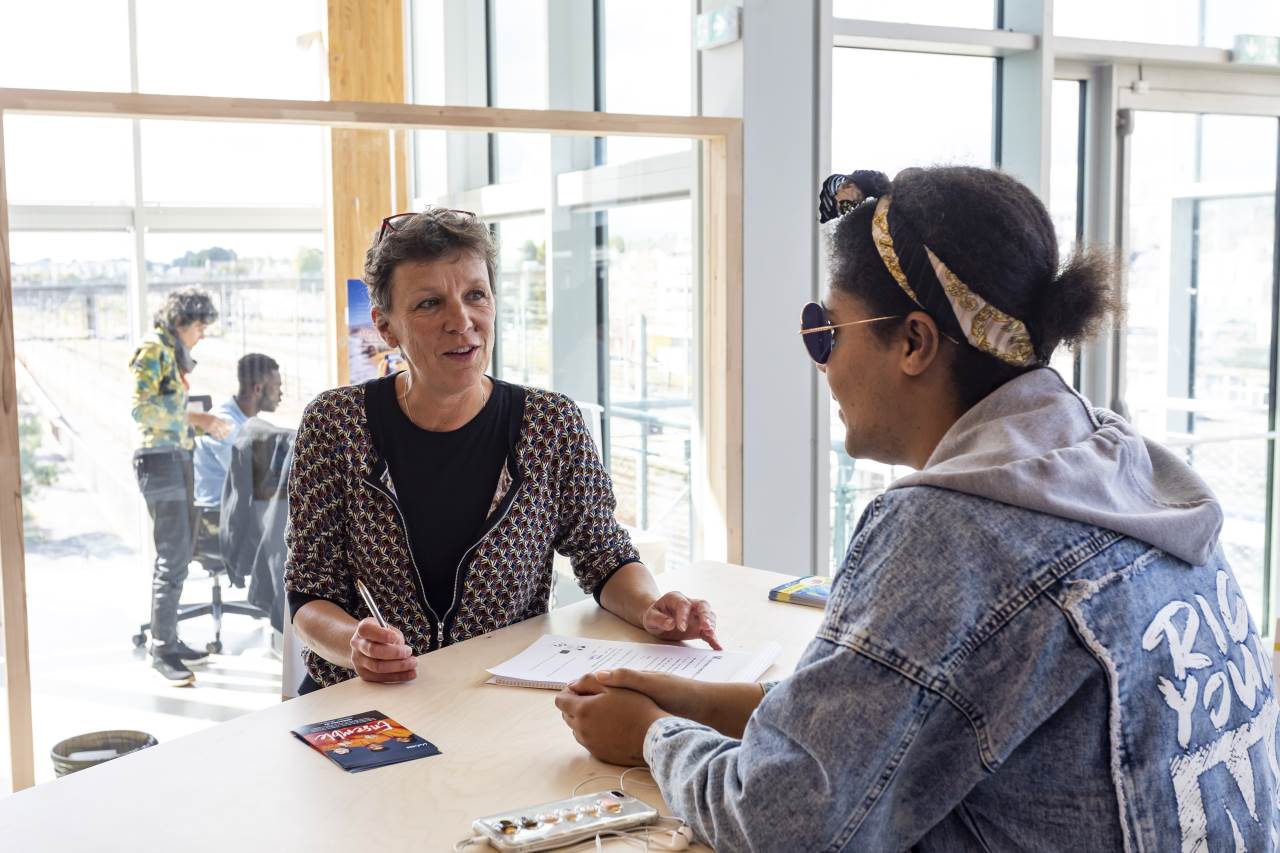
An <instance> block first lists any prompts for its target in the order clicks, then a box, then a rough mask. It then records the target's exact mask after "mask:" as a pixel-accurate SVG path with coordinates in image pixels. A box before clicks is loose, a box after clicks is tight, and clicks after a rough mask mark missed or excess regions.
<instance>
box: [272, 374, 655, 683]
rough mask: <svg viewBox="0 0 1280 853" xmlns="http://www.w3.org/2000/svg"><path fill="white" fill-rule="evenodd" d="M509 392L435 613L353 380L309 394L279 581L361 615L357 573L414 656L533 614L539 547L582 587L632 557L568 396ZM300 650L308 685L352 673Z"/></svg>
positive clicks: (538, 606)
mask: <svg viewBox="0 0 1280 853" xmlns="http://www.w3.org/2000/svg"><path fill="white" fill-rule="evenodd" d="M516 390H517V392H518V393H517V395H516V401H515V405H514V407H513V408H514V411H515V414H516V416H517V417H518V423H513V428H512V431H511V432H512V435H511V449H510V451H509V452H508V455H507V460H506V462H505V463H504V465H503V469H502V472H501V474H500V476H499V478H498V485H497V489H496V490H495V492H494V496H493V501H492V502H491V504H490V507H489V515H488V518H487V519H486V521H485V525H484V532H483V534H482V535H481V537H480V538H479V541H477V542H476V543H475V544H474V545H473V546H472V547H471V548H470V549H468V550H467V552H466V553H465V554H464V555H463V558H462V560H461V563H460V565H459V571H458V573H457V577H456V578H455V580H454V599H453V604H452V606H451V607H450V608H449V610H448V611H447V612H446V613H441V614H437V613H434V612H432V611H431V609H430V607H429V605H427V603H426V598H425V596H424V595H423V590H422V579H421V577H420V575H419V573H418V570H417V567H416V566H415V565H414V561H413V555H412V552H411V551H410V548H409V540H408V534H407V532H406V530H405V524H404V519H403V517H402V515H401V513H400V507H399V504H398V503H397V500H396V492H395V487H394V486H393V484H392V482H391V474H390V471H389V470H388V466H387V463H386V461H385V460H383V459H382V458H380V457H379V455H378V453H377V451H376V450H375V449H374V447H373V441H372V437H371V435H370V433H369V424H368V419H367V417H366V414H365V388H364V386H362V385H354V386H347V387H343V388H335V389H332V390H329V391H325V392H323V393H322V394H320V395H319V396H318V397H316V399H315V400H313V401H312V402H311V404H310V405H308V406H307V409H306V411H305V412H304V413H303V415H302V423H301V425H300V426H299V427H298V437H297V442H296V444H295V446H294V461H293V467H292V470H291V471H290V474H289V525H288V530H287V532H286V542H287V544H288V548H289V555H288V558H287V560H286V563H285V587H286V589H287V590H288V591H289V592H291V593H302V594H304V595H307V596H316V597H319V598H324V599H326V600H328V601H331V602H333V603H334V604H337V605H338V606H339V607H341V608H342V609H343V610H345V611H347V612H348V613H350V614H352V615H353V616H355V617H356V618H363V617H364V616H366V615H369V614H368V611H367V609H366V608H365V607H364V605H363V603H362V602H361V600H360V596H359V595H358V593H357V592H356V588H355V581H356V579H357V578H359V579H361V580H363V581H364V583H365V585H366V586H367V587H369V591H370V592H371V593H372V594H373V598H374V600H375V601H377V602H378V607H379V609H380V610H381V611H382V615H383V618H385V619H386V620H387V622H388V623H389V624H390V625H393V626H395V627H396V628H398V629H400V631H401V632H402V633H403V634H404V638H405V642H406V643H408V644H409V646H411V647H412V648H413V651H414V653H415V654H424V653H426V652H429V651H432V650H434V649H438V648H440V647H442V646H446V645H449V644H451V643H454V642H458V641H460V640H465V639H468V638H470V637H475V636H478V635H480V634H486V633H488V632H490V631H493V630H496V629H498V628H502V627H504V626H506V625H510V624H513V623H515V622H520V621H521V620H524V619H528V618H529V617H531V616H537V615H539V614H542V613H545V612H547V604H548V600H549V599H550V596H551V584H552V566H551V561H552V557H553V556H554V554H553V551H557V550H558V551H560V552H561V553H563V554H566V555H567V556H568V557H569V558H570V559H571V561H572V563H573V570H574V573H575V574H576V575H577V577H578V583H579V585H580V586H581V587H582V588H583V589H584V590H586V591H587V592H592V593H594V592H596V591H597V588H598V587H599V586H600V585H601V584H603V583H604V582H605V581H606V580H608V578H609V577H610V576H611V575H612V574H613V572H614V571H615V570H616V569H617V568H618V567H620V566H622V565H625V564H627V563H630V562H633V561H637V560H639V555H638V554H637V553H636V550H635V548H634V547H633V546H632V544H631V538H630V537H629V536H628V535H627V533H626V531H625V530H623V529H622V528H621V527H620V526H619V525H618V522H617V520H616V519H615V518H614V508H615V501H614V497H613V487H612V484H611V482H610V480H609V475H608V473H607V472H606V471H605V470H604V467H603V466H602V465H601V463H600V458H599V456H597V454H596V449H595V445H594V444H593V442H592V440H591V436H590V434H589V433H588V432H587V430H586V426H585V424H584V423H583V420H582V413H581V411H580V410H579V409H578V406H577V404H575V403H574V402H573V401H572V400H570V399H569V398H568V397H565V396H564V395H563V394H556V393H552V392H550V391H541V390H538V389H535V388H519V387H517V389H516ZM513 420H514V418H513ZM304 656H305V658H306V664H307V670H308V672H309V673H310V674H311V677H312V678H314V679H315V680H316V681H317V682H318V683H320V684H322V685H325V686H328V685H331V684H336V683H338V682H341V681H345V680H346V679H348V678H352V677H354V675H355V672H354V671H352V670H349V669H346V668H344V667H340V666H336V665H335V664H332V663H330V662H329V661H327V660H325V659H324V658H322V657H320V656H319V655H318V654H316V653H315V652H313V651H311V650H310V649H307V650H306V651H305V653H304Z"/></svg>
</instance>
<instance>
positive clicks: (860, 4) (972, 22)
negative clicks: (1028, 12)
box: [832, 0, 996, 30]
mask: <svg viewBox="0 0 1280 853" xmlns="http://www.w3.org/2000/svg"><path fill="white" fill-rule="evenodd" d="M832 6H833V11H834V12H835V16H836V17H837V18H861V19H863V20H867V21H894V22H898V23H904V24H930V25H932V26H935V27H968V28H970V29H980V30H985V29H990V28H991V27H994V26H995V23H996V4H995V2H993V0H898V2H895V3H883V2H878V0H834V2H833V3H832Z"/></svg>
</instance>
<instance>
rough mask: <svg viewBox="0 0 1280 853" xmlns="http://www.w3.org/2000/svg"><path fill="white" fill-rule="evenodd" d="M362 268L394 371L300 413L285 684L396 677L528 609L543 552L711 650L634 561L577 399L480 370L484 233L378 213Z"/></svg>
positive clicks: (537, 597) (607, 600)
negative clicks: (394, 353) (297, 650)
mask: <svg viewBox="0 0 1280 853" xmlns="http://www.w3.org/2000/svg"><path fill="white" fill-rule="evenodd" d="M364 271H365V280H366V282H367V284H368V286H369V293H370V300H371V302H372V316H373V321H374V324H375V325H376V327H377V329H378V332H379V334H380V335H381V336H382V339H383V340H384V341H385V342H386V343H387V344H388V345H389V346H392V347H399V349H400V351H401V353H402V355H403V357H404V361H405V363H406V364H407V369H406V370H404V371H402V372H399V373H396V374H394V375H392V376H386V377H382V378H379V379H374V380H371V381H369V382H366V383H364V384H362V385H357V386H348V387H345V388H336V389H333V390H331V391H326V392H324V393H323V394H321V395H320V396H319V397H317V398H316V399H315V400H314V401H313V402H312V403H311V405H309V406H308V407H307V410H306V412H305V413H304V414H303V417H302V424H301V426H300V427H299V430H298V439H297V444H296V447H295V458H294V466H293V470H292V472H291V476H290V480H289V533H288V546H289V556H288V560H287V563H286V570H285V586H286V588H287V590H288V592H289V607H290V613H291V615H292V620H293V625H294V628H295V629H296V630H297V632H298V634H299V635H300V636H301V637H302V638H303V640H304V642H305V644H306V646H307V651H306V654H305V657H306V662H307V670H308V676H307V679H306V681H304V683H303V685H302V691H303V692H307V691H309V690H314V689H317V688H318V687H319V686H327V685H330V684H335V683H337V682H339V681H342V680H344V679H347V678H350V677H352V676H359V677H360V678H363V679H365V680H368V681H381V682H395V681H408V680H410V679H412V678H414V677H415V675H416V674H417V666H418V662H417V658H416V656H417V655H421V654H424V653H426V652H430V651H434V650H435V649H439V648H441V647H443V646H446V645H449V644H451V643H454V642H458V641H460V640H465V639H467V638H469V637H474V636H478V635H480V634H484V633H487V632H489V631H493V630H496V629H497V628H501V627H503V626H505V625H510V624H512V623H514V622H518V621H520V620H523V619H527V618H529V617H531V616H536V615H538V614H540V613H545V612H546V610H547V607H548V602H549V599H550V595H551V587H552V582H553V571H552V558H553V556H554V553H555V552H556V551H559V552H561V553H563V554H566V555H567V556H568V557H569V558H570V560H571V562H572V564H573V570H574V573H575V575H576V576H577V579H578V583H579V585H580V586H581V587H582V588H583V589H584V590H586V591H587V592H590V593H592V594H593V595H594V596H595V598H596V601H597V602H598V603H599V604H600V605H601V606H603V607H604V608H605V609H607V610H609V611H611V612H613V613H615V614H617V615H618V616H620V617H622V618H623V619H625V620H626V621H628V622H630V623H631V624H633V625H636V626H638V627H641V628H643V629H644V630H645V631H647V632H648V633H650V634H652V635H653V636H655V637H659V638H662V639H668V640H683V639H694V638H702V639H704V640H706V641H707V642H708V643H709V644H711V645H712V646H713V647H715V648H719V644H718V643H717V642H716V639H715V615H714V614H713V613H712V611H711V609H710V607H709V606H708V605H707V603H706V602H705V601H693V600H690V599H688V598H686V597H685V596H684V595H681V594H680V593H678V592H669V593H667V594H665V595H661V594H659V592H658V589H657V586H656V584H655V583H654V580H653V577H652V576H651V575H650V574H649V571H648V569H646V568H645V567H644V566H643V565H642V564H641V563H640V562H639V557H638V554H637V553H636V550H635V548H634V547H633V546H632V544H631V540H630V538H629V537H628V536H627V533H626V531H625V530H623V529H622V527H621V526H619V524H618V522H617V520H616V519H615V517H614V509H615V501H614V497H613V489H612V485H611V483H610V480H609V475H608V473H607V472H606V471H605V469H604V467H603V465H601V463H600V458H599V456H598V455H597V453H596V448H595V445H594V443H593V442H592V440H591V437H590V435H589V434H588V432H587V430H586V427H585V424H584V423H583V419H582V414H581V412H580V410H579V408H578V406H577V404H575V403H574V402H573V401H572V400H570V399H569V398H568V397H565V396H564V395H563V394H557V393H554V392H551V391H544V390H541V389H537V388H526V387H522V386H519V385H514V384H511V383H508V382H503V381H500V380H497V379H493V378H491V377H489V376H486V375H485V368H486V367H487V365H488V363H489V357H490V354H491V352H492V347H493V336H494V318H495V285H496V280H497V252H496V248H495V246H494V244H493V241H492V239H491V238H490V234H489V229H488V227H487V226H486V225H485V224H484V223H483V222H482V221H480V219H479V218H477V217H476V216H474V215H473V214H470V213H466V212H464V211H457V210H444V209H431V210H427V211H425V212H423V213H417V214H412V213H409V214H401V215H399V216H394V217H389V218H388V219H386V220H385V221H384V222H383V225H382V229H381V231H380V232H379V234H378V236H377V238H376V240H375V241H374V243H373V245H372V246H371V247H370V249H369V252H368V254H367V256H366V260H365V270H364ZM357 581H362V582H363V584H364V586H365V587H366V588H368V590H369V591H370V592H371V594H372V598H373V600H374V602H375V605H376V606H377V607H378V608H379V610H380V611H381V615H382V617H383V618H384V619H385V621H386V623H387V624H386V626H385V627H383V626H380V625H379V624H378V622H377V621H376V620H375V619H373V618H370V617H371V614H370V612H369V609H368V607H367V606H366V604H365V603H364V602H363V600H362V599H361V597H360V596H359V594H358V593H357V589H356V582H357Z"/></svg>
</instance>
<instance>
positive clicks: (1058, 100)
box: [1049, 80, 1085, 384]
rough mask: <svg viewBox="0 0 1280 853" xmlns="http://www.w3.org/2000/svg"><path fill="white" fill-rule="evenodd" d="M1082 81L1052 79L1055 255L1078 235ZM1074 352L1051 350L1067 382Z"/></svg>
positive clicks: (1051, 183) (1051, 195)
mask: <svg viewBox="0 0 1280 853" xmlns="http://www.w3.org/2000/svg"><path fill="white" fill-rule="evenodd" d="M1084 85H1085V84H1084V83H1082V82H1080V81H1079V80H1054V81H1053V118H1052V121H1053V124H1052V130H1051V133H1052V140H1051V141H1050V163H1049V215H1050V216H1051V217H1053V227H1054V229H1055V230H1056V231H1057V232H1058V257H1059V258H1061V259H1062V260H1064V261H1065V260H1066V259H1067V258H1068V257H1070V255H1071V252H1072V250H1073V249H1074V248H1075V245H1076V241H1077V239H1078V234H1079V230H1080V227H1081V223H1080V218H1079V217H1080V205H1079V192H1080V182H1081V180H1082V179H1083V176H1082V175H1081V174H1080V155H1081V153H1082V152H1081V146H1080V106H1081V102H1082V101H1083V98H1084ZM1075 363H1076V355H1075V353H1073V352H1072V351H1071V350H1069V349H1067V348H1066V347H1059V348H1058V349H1057V351H1056V352H1054V354H1053V359H1052V361H1051V362H1050V366H1051V367H1053V369H1054V370H1056V371H1058V373H1060V374H1061V375H1062V378H1063V379H1065V380H1067V381H1068V382H1071V383H1073V384H1074V383H1075V381H1076V379H1075V373H1076V371H1075Z"/></svg>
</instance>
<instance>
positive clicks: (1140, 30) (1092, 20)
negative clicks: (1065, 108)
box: [1053, 0, 1280, 48]
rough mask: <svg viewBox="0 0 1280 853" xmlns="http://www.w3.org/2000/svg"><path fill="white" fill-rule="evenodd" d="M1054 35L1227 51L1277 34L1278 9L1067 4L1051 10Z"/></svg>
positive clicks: (1094, 0)
mask: <svg viewBox="0 0 1280 853" xmlns="http://www.w3.org/2000/svg"><path fill="white" fill-rule="evenodd" d="M1053 31H1054V34H1055V35H1060V36H1077V37H1080V38H1095V39H1113V40H1116V41H1136V42H1154V43H1157V44H1181V45H1204V46H1208V47H1221V48H1230V47H1232V46H1234V44H1235V37H1236V36H1237V35H1243V34H1256V35H1276V34H1280V6H1278V5H1277V4H1275V3H1260V2H1258V0H1214V2H1212V3H1206V2H1204V0H1120V2H1115V0H1072V2H1070V3H1055V4H1054V6H1053Z"/></svg>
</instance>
